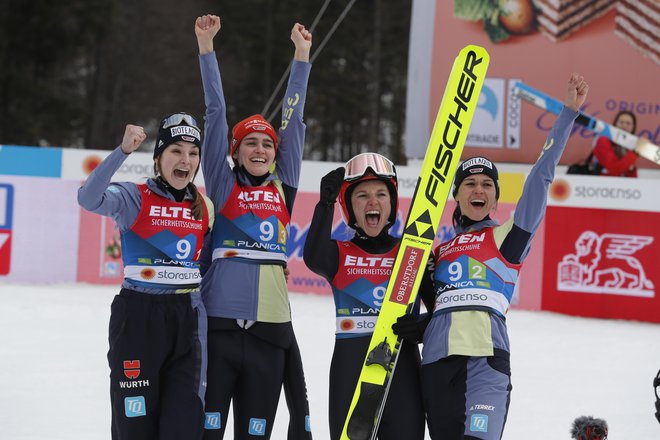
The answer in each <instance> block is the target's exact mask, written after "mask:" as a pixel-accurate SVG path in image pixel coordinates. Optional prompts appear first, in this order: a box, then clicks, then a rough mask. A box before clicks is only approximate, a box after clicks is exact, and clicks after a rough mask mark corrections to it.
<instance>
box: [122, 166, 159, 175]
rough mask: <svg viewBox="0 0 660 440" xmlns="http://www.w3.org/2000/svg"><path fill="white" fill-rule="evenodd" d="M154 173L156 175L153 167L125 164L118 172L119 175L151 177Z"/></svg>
mask: <svg viewBox="0 0 660 440" xmlns="http://www.w3.org/2000/svg"><path fill="white" fill-rule="evenodd" d="M153 173H154V166H153V165H141V164H128V163H125V164H123V165H122V166H121V167H120V168H119V169H118V170H117V174H135V175H139V176H151V175H152V174H153Z"/></svg>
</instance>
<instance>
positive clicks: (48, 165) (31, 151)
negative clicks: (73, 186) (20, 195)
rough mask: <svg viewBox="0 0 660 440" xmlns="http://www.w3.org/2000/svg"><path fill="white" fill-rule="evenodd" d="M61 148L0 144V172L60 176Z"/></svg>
mask: <svg viewBox="0 0 660 440" xmlns="http://www.w3.org/2000/svg"><path fill="white" fill-rule="evenodd" d="M61 168H62V149H60V148H39V147H23V146H15V145H0V174H4V175H10V176H40V177H60V173H61Z"/></svg>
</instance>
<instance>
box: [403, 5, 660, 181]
mask: <svg viewBox="0 0 660 440" xmlns="http://www.w3.org/2000/svg"><path fill="white" fill-rule="evenodd" d="M429 10H430V11H434V12H435V22H434V25H433V30H434V34H433V49H432V53H431V56H430V57H429V58H430V59H431V66H430V69H431V78H436V79H438V80H434V81H431V84H430V88H431V90H430V96H431V99H430V102H429V107H428V109H426V114H425V117H426V119H427V120H428V121H429V122H428V124H429V127H431V126H432V124H433V120H434V118H435V113H436V111H437V108H438V105H439V103H440V100H441V98H442V92H443V87H444V78H447V75H448V74H449V69H450V68H451V66H452V62H453V60H454V57H455V56H456V54H457V53H458V51H459V50H460V48H462V47H463V46H465V45H466V44H476V45H479V46H482V47H484V48H485V49H486V50H487V51H488V52H489V54H490V58H491V63H490V67H489V78H488V79H487V80H486V82H485V83H484V87H483V90H482V96H481V98H480V103H479V108H477V111H476V112H475V115H474V120H473V123H472V128H471V129H470V136H468V139H467V143H466V148H465V152H464V156H465V157H467V156H471V155H477V154H479V155H486V156H488V157H489V158H490V159H492V160H494V161H495V162H518V163H533V162H535V161H536V158H537V157H538V154H539V151H540V148H541V146H542V145H543V143H544V141H545V137H546V136H547V134H548V131H549V130H550V128H551V127H552V124H553V122H554V120H555V116H553V115H550V114H547V113H546V112H543V111H541V110H539V109H537V108H534V107H532V106H531V105H529V104H521V102H520V101H519V99H518V98H517V97H516V96H514V94H513V87H514V85H515V83H516V81H518V80H522V81H523V82H525V83H526V84H529V85H530V86H532V87H534V88H536V89H538V90H541V91H543V92H544V93H547V94H548V95H551V96H553V97H555V98H557V99H559V100H563V98H564V89H565V82H566V80H567V79H568V76H569V75H570V73H571V72H579V73H581V74H582V75H584V76H585V78H586V79H587V81H588V83H589V85H590V89H589V96H588V98H587V102H586V104H585V107H584V111H586V112H587V113H589V114H591V115H593V116H595V117H597V118H599V119H602V120H603V121H605V122H609V123H611V122H613V119H614V116H615V114H616V113H617V112H618V111H619V110H632V111H633V112H634V113H635V114H636V115H637V135H639V136H641V137H646V138H648V139H650V140H651V141H652V142H653V143H655V144H660V118H659V116H660V88H658V87H655V84H657V79H658V78H659V77H660V49H659V48H660V19H659V18H658V17H660V12H659V11H660V10H659V9H658V3H657V1H654V0H641V1H632V0H626V1H612V0H580V1H570V2H569V1H564V0H557V1H549V0H535V1H532V0H516V1H498V0H453V1H436V2H435V8H434V9H433V8H430V9H429ZM412 44H413V43H412V42H411V46H412ZM418 111H419V109H416V108H413V109H408V114H409V116H408V117H416V116H415V112H418ZM593 140H594V135H593V134H592V133H590V132H589V131H587V130H586V129H583V128H581V127H577V126H576V127H575V131H574V133H573V135H572V137H571V140H570V141H569V143H568V147H567V149H566V152H565V154H564V156H563V157H562V163H563V164H566V163H573V162H577V161H579V160H582V159H584V158H586V157H587V156H588V154H589V151H590V150H591V148H592V143H593ZM411 147H412V146H408V147H407V148H411ZM408 156H409V157H417V156H418V155H415V154H410V153H409V154H408ZM637 165H638V166H641V167H649V168H655V169H658V166H656V165H654V164H652V163H651V162H649V161H646V160H642V159H640V160H638V161H637Z"/></svg>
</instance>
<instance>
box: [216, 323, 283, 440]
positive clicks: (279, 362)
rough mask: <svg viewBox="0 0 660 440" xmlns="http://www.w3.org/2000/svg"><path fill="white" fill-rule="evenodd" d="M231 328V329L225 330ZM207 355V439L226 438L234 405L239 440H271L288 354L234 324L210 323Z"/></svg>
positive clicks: (235, 428) (235, 432)
mask: <svg viewBox="0 0 660 440" xmlns="http://www.w3.org/2000/svg"><path fill="white" fill-rule="evenodd" d="M216 324H217V325H216ZM227 324H229V325H231V326H232V328H229V329H228V328H226V326H227ZM259 325H261V324H260V323H257V324H255V326H259ZM223 327H225V328H223ZM208 350H209V375H208V388H207V391H206V426H205V428H206V429H205V430H204V439H205V440H219V439H222V438H223V437H224V434H225V428H226V426H227V415H228V413H229V407H230V404H232V402H233V414H234V439H236V440H239V439H256V438H258V439H264V440H265V439H269V438H270V435H271V431H272V429H273V423H274V422H275V414H276V412H277V405H278V403H279V399H280V392H281V390H282V382H283V380H284V366H285V360H286V349H285V348H282V347H280V346H278V345H275V344H273V343H270V342H268V341H266V340H264V339H262V338H260V337H257V336H256V335H255V334H253V333H252V332H251V331H248V330H245V329H241V328H240V327H238V325H237V324H235V321H234V320H226V319H222V318H210V329H209V345H208Z"/></svg>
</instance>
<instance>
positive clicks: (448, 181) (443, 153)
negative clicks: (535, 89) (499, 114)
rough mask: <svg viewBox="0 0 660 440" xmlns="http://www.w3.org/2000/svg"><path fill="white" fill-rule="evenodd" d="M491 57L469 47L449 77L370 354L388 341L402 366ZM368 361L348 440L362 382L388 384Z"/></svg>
mask: <svg viewBox="0 0 660 440" xmlns="http://www.w3.org/2000/svg"><path fill="white" fill-rule="evenodd" d="M489 61H490V57H489V55H488V52H486V50H485V49H483V48H481V47H479V46H473V45H470V46H466V47H464V48H463V49H462V50H461V51H460V53H459V54H458V56H457V57H456V59H455V60H454V65H453V67H452V70H451V73H450V75H449V79H448V81H447V86H446V88H445V92H444V95H443V97H442V102H441V103H440V108H439V110H438V115H437V117H436V120H435V124H434V126H433V131H432V133H431V138H430V140H429V144H428V147H427V150H426V154H425V156H424V162H423V164H422V168H421V171H420V177H419V179H418V181H417V187H416V188H415V194H414V195H413V200H412V204H411V207H410V212H409V214H408V219H407V221H406V227H405V230H404V233H403V236H402V237H401V245H400V248H399V251H398V253H397V257H396V260H395V263H394V266H393V268H392V275H391V277H390V281H389V283H388V286H387V290H386V292H385V297H384V299H383V306H382V308H381V310H380V314H379V317H378V320H377V322H376V326H375V328H374V333H373V336H372V337H371V342H370V344H369V349H368V351H367V354H368V353H370V352H371V351H372V350H373V349H374V348H375V347H376V346H377V345H379V344H381V343H382V342H383V341H386V342H387V343H388V344H389V346H390V347H391V349H392V352H393V354H394V356H393V358H392V362H391V364H390V367H391V368H393V367H394V366H395V365H396V355H397V354H398V345H399V343H398V342H397V337H396V335H395V334H394V333H393V332H392V324H393V323H394V322H396V319H397V318H398V317H399V316H401V315H403V314H405V313H406V310H407V309H408V306H409V304H413V303H414V302H415V298H416V297H417V290H418V289H419V285H420V282H421V275H422V274H423V272H424V267H425V265H426V262H427V260H428V257H429V253H430V252H431V248H432V246H433V239H434V238H435V233H436V230H437V228H438V225H439V223H440V217H442V211H443V209H444V206H445V203H446V201H447V197H448V195H449V191H450V189H451V186H452V182H453V180H454V175H455V173H456V169H457V167H458V163H459V161H460V158H461V153H462V151H463V146H464V145H465V140H466V138H467V134H468V130H469V127H470V124H471V122H472V116H473V114H474V110H475V108H476V106H477V102H478V99H479V95H480V93H481V86H482V85H483V81H484V78H485V77H486V71H487V70H488V64H489ZM366 362H367V358H366V357H365V363H364V364H363V366H362V371H361V374H360V377H359V380H358V383H357V386H356V388H355V393H354V394H353V400H352V401H351V406H350V408H349V412H348V415H347V417H346V421H345V422H344V429H343V431H342V436H341V438H342V440H346V439H349V440H353V439H355V438H358V437H349V435H348V426H349V421H350V420H351V416H352V415H353V412H354V409H355V407H356V405H357V403H358V401H359V399H360V389H361V386H362V384H363V383H369V384H376V385H384V384H385V383H386V380H387V377H388V374H389V372H388V371H386V370H385V368H383V366H381V365H379V364H371V365H366ZM377 417H378V414H375V415H374V422H376V421H377ZM359 438H362V437H361V436H359ZM364 438H369V437H364Z"/></svg>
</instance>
